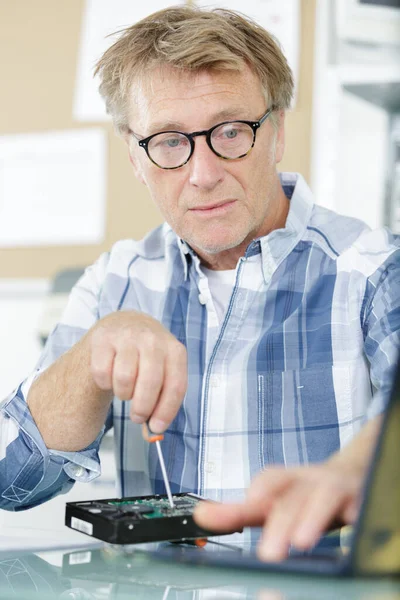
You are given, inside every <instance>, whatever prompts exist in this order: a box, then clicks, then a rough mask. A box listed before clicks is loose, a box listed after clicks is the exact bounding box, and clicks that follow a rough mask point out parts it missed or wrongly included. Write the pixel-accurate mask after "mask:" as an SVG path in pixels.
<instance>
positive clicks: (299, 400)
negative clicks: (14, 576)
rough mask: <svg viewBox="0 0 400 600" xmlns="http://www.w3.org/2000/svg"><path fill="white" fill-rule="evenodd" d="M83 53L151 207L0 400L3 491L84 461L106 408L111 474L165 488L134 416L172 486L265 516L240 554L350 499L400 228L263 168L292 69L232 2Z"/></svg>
mask: <svg viewBox="0 0 400 600" xmlns="http://www.w3.org/2000/svg"><path fill="white" fill-rule="evenodd" d="M97 72H98V73H99V74H100V77H101V81H102V83H101V87H100V91H101V93H102V95H103V96H104V98H105V101H106V104H107V109H108V111H109V113H110V114H111V115H112V117H113V120H114V123H115V126H116V128H117V130H118V131H119V133H120V134H121V136H122V137H123V139H124V140H125V142H126V143H127V147H128V149H129V157H130V160H131V162H132V165H133V168H134V171H135V174H136V176H137V177H138V178H139V179H140V181H142V182H143V183H144V184H145V185H147V187H148V188H149V191H150V194H151V196H152V198H153V200H154V201H155V203H156V204H157V206H158V208H159V209H160V211H161V213H162V214H163V216H164V218H165V221H166V223H165V225H164V226H162V227H160V228H158V229H156V230H155V231H153V232H151V233H150V234H149V235H148V236H147V237H146V238H145V239H144V240H142V241H141V242H135V241H130V240H127V241H122V242H119V243H117V244H116V245H115V246H114V247H113V248H112V250H111V252H110V253H109V254H107V255H103V256H101V257H100V259H99V260H98V261H97V263H96V264H95V265H94V266H92V267H91V268H89V269H88V270H87V272H86V273H85V275H84V276H83V278H82V279H81V280H80V282H78V284H77V285H76V286H75V288H74V290H73V291H72V293H71V297H70V301H69V304H68V307H67V309H66V311H65V314H64V315H63V317H62V320H61V322H60V323H59V325H58V326H57V328H56V329H55V331H54V332H53V334H52V335H51V336H50V338H49V341H48V344H47V346H46V349H45V351H44V355H43V357H42V358H41V360H40V362H39V365H38V367H37V370H36V371H35V372H34V373H33V374H31V375H30V376H29V377H28V378H27V380H26V381H24V382H23V383H22V384H21V386H20V387H19V389H18V390H17V391H16V393H14V394H12V395H11V396H10V397H9V398H7V399H6V400H5V402H4V403H3V405H2V412H1V413H0V414H1V426H2V442H1V444H2V446H1V453H0V457H1V459H2V460H0V486H1V506H2V507H3V508H6V509H11V510H17V509H20V508H27V507H30V506H34V505H35V504H37V503H39V502H43V501H45V500H46V499H48V498H50V497H52V496H54V495H55V494H57V493H60V492H61V491H62V492H65V491H67V490H68V489H70V487H71V485H72V484H73V482H74V481H75V480H78V481H88V480H90V479H92V478H93V477H95V476H97V475H98V474H99V472H100V466H99V461H98V456H97V450H98V447H99V443H100V440H101V437H102V435H103V434H104V431H105V430H107V429H109V428H110V427H111V426H113V427H114V435H115V439H116V461H117V468H118V476H119V477H118V479H119V493H120V494H121V495H125V496H127V495H141V494H147V493H165V489H164V485H163V482H162V476H161V471H160V467H159V464H158V460H157V455H156V452H155V450H154V449H153V447H152V446H150V445H149V444H147V443H146V442H145V441H144V440H143V439H142V437H141V433H140V424H141V423H143V422H145V421H148V422H149V425H150V428H151V429H152V430H153V431H155V432H161V431H164V432H165V441H164V442H163V451H164V456H165V460H166V465H167V471H168V475H169V479H170V483H171V488H172V492H178V491H196V492H199V493H201V494H203V495H204V496H206V497H209V498H212V499H214V500H218V501H230V502H235V503H233V504H232V505H231V506H230V508H229V507H225V508H224V515H225V517H224V519H225V520H224V521H222V516H221V514H220V507H218V506H217V507H214V508H212V507H208V508H207V506H206V505H205V506H204V507H203V508H202V509H200V510H199V513H198V514H197V518H198V520H199V522H202V523H203V524H205V525H207V524H208V525H210V524H212V523H215V522H216V521H215V520H216V519H218V525H221V527H226V528H227V529H229V528H230V526H231V525H232V524H235V525H239V526H240V525H244V524H258V525H260V524H263V523H264V522H265V523H266V530H265V532H264V537H263V541H262V542H261V545H260V555H261V556H263V557H267V558H281V557H283V556H284V555H285V554H286V553H287V549H288V545H289V542H290V541H293V542H295V543H296V544H297V545H299V546H304V547H307V546H308V545H310V544H311V543H312V542H313V540H314V539H315V538H316V537H317V536H318V535H319V534H320V533H321V532H322V531H323V529H324V528H325V527H327V526H328V525H329V524H331V522H332V521H333V520H334V519H339V520H343V521H351V520H352V519H353V518H354V515H355V513H356V510H357V501H358V497H359V491H360V488H361V482H362V478H363V475H364V472H365V468H366V465H367V462H368V457H369V455H370V452H371V449H372V447H373V442H374V439H375V437H376V431H377V429H378V426H379V420H380V417H379V416H378V415H379V414H380V413H381V412H382V410H383V409H384V405H385V397H386V395H387V390H388V388H389V386H390V380H391V374H392V367H393V365H394V362H395V355H396V349H397V347H398V345H399V333H398V331H399V317H400V309H399V298H400V294H399V276H398V273H399V269H398V264H399V256H400V255H399V251H398V241H397V240H396V239H394V238H393V236H391V235H390V233H389V232H387V231H384V230H381V231H377V232H371V231H370V230H369V228H368V227H367V226H366V225H365V224H363V223H362V222H360V221H357V220H354V219H349V218H346V217H340V216H338V215H336V214H334V213H332V212H330V211H327V210H324V209H322V208H320V207H318V206H316V205H314V203H313V200H312V196H311V192H310V190H309V189H308V187H307V185H306V183H305V182H304V180H303V179H302V178H301V176H299V175H296V174H281V175H280V176H279V175H278V173H277V169H276V166H277V164H278V163H279V162H280V160H281V158H282V155H283V151H284V117H285V110H286V109H287V108H288V107H289V105H290V100H291V97H292V90H293V82H292V75H291V72H290V69H289V68H288V66H287V63H286V61H285V58H284V56H283V55H282V53H281V51H280V49H279V47H278V46H277V44H276V43H275V41H274V40H273V38H272V37H271V36H270V35H269V34H268V33H267V32H266V31H265V30H264V29H262V28H261V27H259V26H258V25H256V24H254V23H252V22H251V21H247V20H246V19H244V18H242V17H241V16H239V15H237V14H235V13H233V12H229V11H211V12H210V11H202V10H199V9H196V8H189V7H184V8H171V9H167V10H165V11H161V12H159V13H156V14H154V15H151V16H150V17H148V18H146V19H144V20H143V21H141V22H140V23H137V24H136V25H134V26H132V27H131V28H129V29H127V30H125V32H124V33H123V35H122V36H121V38H120V39H119V40H118V41H117V42H116V43H115V44H114V45H113V46H112V47H111V48H110V49H109V50H108V51H107V52H106V53H105V54H104V56H103V57H102V59H101V60H100V61H99V64H98V66H97ZM360 201H362V199H360ZM373 392H375V394H374V395H373ZM126 400H127V401H129V403H128V402H124V401H126ZM367 420H369V422H368V424H367V425H365V426H364V423H365V422H366V421H367ZM353 438H354V440H353V441H352V442H351V440H352V439H353ZM345 446H346V447H345ZM343 448H344V449H343ZM310 463H318V465H313V466H309V467H302V465H309V464H310ZM273 465H275V466H273ZM279 465H280V467H279ZM283 466H286V467H287V468H288V470H285V469H284V468H283ZM260 471H263V473H262V475H261V476H259V477H258V478H256V479H255V480H254V483H253V484H252V487H251V488H250V493H249V494H250V495H249V497H248V500H247V501H246V503H245V504H240V502H242V500H243V494H244V490H245V489H246V488H248V487H249V485H250V482H251V480H252V479H253V477H255V476H256V474H257V473H258V472H260ZM321 502H322V503H323V504H322V506H321ZM238 503H239V504H238ZM225 509H226V510H225ZM310 515H312V519H310ZM310 520H311V521H312V522H310ZM302 523H303V525H304V526H306V531H305V532H304V531H302V530H301V526H302Z"/></svg>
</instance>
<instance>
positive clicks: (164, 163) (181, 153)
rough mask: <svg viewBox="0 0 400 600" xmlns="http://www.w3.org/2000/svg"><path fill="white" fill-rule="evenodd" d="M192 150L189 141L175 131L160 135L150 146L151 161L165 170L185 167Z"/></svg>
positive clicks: (153, 139)
mask: <svg viewBox="0 0 400 600" xmlns="http://www.w3.org/2000/svg"><path fill="white" fill-rule="evenodd" d="M190 150H191V148H190V141H189V139H188V138H187V137H186V136H185V135H183V134H182V133H177V132H175V131H166V132H165V133H158V134H157V135H155V136H154V137H153V138H151V140H150V142H149V145H148V152H149V155H150V157H151V160H153V161H154V162H155V163H156V164H157V165H159V166H160V167H163V168H164V169H171V168H173V167H179V166H180V165H183V163H184V162H186V161H187V159H188V158H189V156H190Z"/></svg>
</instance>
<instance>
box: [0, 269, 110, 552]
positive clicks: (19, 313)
mask: <svg viewBox="0 0 400 600" xmlns="http://www.w3.org/2000/svg"><path fill="white" fill-rule="evenodd" d="M48 290H49V282H48V281H47V280H34V279H33V280H0V400H1V399H3V398H5V397H6V396H7V395H8V394H9V393H10V392H11V391H12V390H13V389H14V388H15V387H16V386H17V385H18V384H19V383H20V382H21V381H22V380H23V379H24V378H25V377H26V376H27V375H28V373H29V372H30V371H31V369H32V368H33V367H34V366H35V364H36V361H37V360H38V358H39V355H40V351H41V345H40V342H39V339H38V334H37V331H38V325H39V323H40V321H41V318H42V311H43V309H44V305H45V298H46V294H47V293H48ZM0 435H1V432H0ZM104 442H105V443H103V445H102V449H101V451H100V456H101V462H102V471H103V474H102V476H101V477H99V478H98V479H97V480H95V481H94V482H93V483H91V484H76V485H75V486H74V488H73V489H72V490H71V492H69V493H68V494H66V495H62V496H58V497H57V498H54V499H53V500H50V501H49V502H47V503H45V504H43V505H41V506H38V507H36V508H33V509H30V510H28V511H23V512H19V513H10V512H7V511H4V510H3V511H2V510H0V547H1V536H2V535H3V536H5V535H8V536H9V535H12V536H14V537H15V536H19V537H21V538H23V537H30V538H33V537H34V538H41V539H43V540H45V539H50V538H51V539H58V540H60V541H64V542H65V541H67V540H71V541H73V542H74V543H75V541H78V540H80V539H82V538H84V537H86V536H84V535H83V534H80V533H78V532H74V531H71V530H69V529H67V528H66V527H65V526H64V511H65V502H69V501H74V500H81V499H94V498H107V497H108V498H110V497H114V495H115V483H114V482H115V463H114V457H113V449H112V438H111V437H108V436H107V437H106V438H105V440H104Z"/></svg>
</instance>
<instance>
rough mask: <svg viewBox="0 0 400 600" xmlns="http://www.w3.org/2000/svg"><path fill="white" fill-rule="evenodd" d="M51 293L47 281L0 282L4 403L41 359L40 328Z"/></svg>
mask: <svg viewBox="0 0 400 600" xmlns="http://www.w3.org/2000/svg"><path fill="white" fill-rule="evenodd" d="M48 290H49V282H48V281H47V280H46V279H24V280H19V279H17V280H0V400H2V399H3V398H4V397H5V396H6V395H7V394H9V393H10V392H11V391H12V390H13V389H14V388H15V387H16V386H17V385H18V384H19V383H20V382H21V381H22V379H24V378H25V377H26V376H27V375H28V373H29V372H30V371H31V370H32V368H33V367H34V365H35V363H36V361H37V359H38V357H39V354H40V350H41V347H40V342H39V339H38V336H37V325H38V323H39V320H40V317H41V314H42V310H43V304H44V299H45V296H46V294H47V292H48Z"/></svg>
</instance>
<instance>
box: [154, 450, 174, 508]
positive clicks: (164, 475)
mask: <svg viewBox="0 0 400 600" xmlns="http://www.w3.org/2000/svg"><path fill="white" fill-rule="evenodd" d="M155 444H156V448H157V452H158V460H159V461H160V466H161V471H162V474H163V479H164V484H165V489H166V490H167V496H168V502H169V505H170V507H171V508H175V505H174V501H173V500H172V494H171V488H170V487H169V481H168V476H167V471H166V469H165V463H164V457H163V454H162V451H161V444H160V442H159V441H158V440H157V441H156V442H155Z"/></svg>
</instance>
